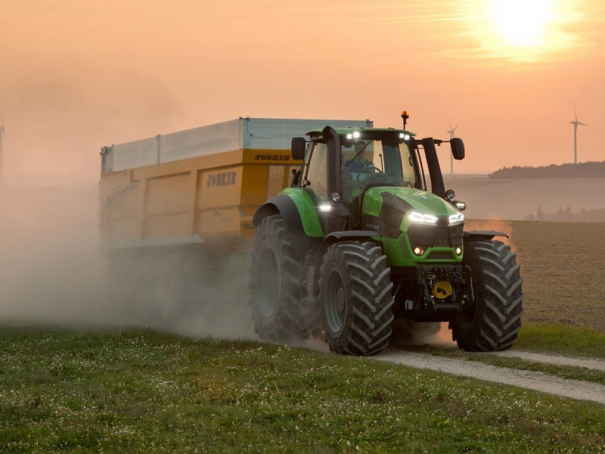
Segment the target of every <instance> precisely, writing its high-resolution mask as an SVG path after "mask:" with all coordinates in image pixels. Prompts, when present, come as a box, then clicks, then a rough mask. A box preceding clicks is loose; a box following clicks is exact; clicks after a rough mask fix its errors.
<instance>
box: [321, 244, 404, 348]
mask: <svg viewBox="0 0 605 454" xmlns="http://www.w3.org/2000/svg"><path fill="white" fill-rule="evenodd" d="M390 271H391V270H390V268H389V267H388V266H387V260H386V256H385V255H384V254H383V252H382V249H381V248H380V246H378V245H377V244H375V243H372V242H365V243H360V242H352V241H347V242H342V243H336V244H334V245H332V246H330V247H329V248H328V250H327V252H326V253H325V255H324V257H323V265H322V267H321V280H320V282H319V299H320V302H321V312H322V319H323V327H324V330H325V334H326V340H327V342H328V344H329V346H330V350H332V351H334V352H336V353H340V354H349V355H355V356H362V355H372V354H375V353H378V352H380V351H382V350H384V348H385V347H386V346H387V345H388V343H389V341H388V339H389V337H390V336H391V324H392V322H393V318H394V317H393V310H392V307H393V304H394V299H393V295H392V289H393V284H392V283H391V281H390Z"/></svg>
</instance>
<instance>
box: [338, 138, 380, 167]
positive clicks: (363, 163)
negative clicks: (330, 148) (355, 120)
mask: <svg viewBox="0 0 605 454" xmlns="http://www.w3.org/2000/svg"><path fill="white" fill-rule="evenodd" d="M366 146H367V145H366V144H365V143H364V142H363V141H361V140H360V141H358V142H356V143H355V156H353V157H352V158H351V159H349V160H348V161H345V167H346V169H347V170H348V171H349V172H350V173H356V174H359V173H363V172H368V171H369V169H371V168H372V167H374V163H373V162H372V161H369V160H367V159H366V158H365V153H364V151H365V148H366Z"/></svg>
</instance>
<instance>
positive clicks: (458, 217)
mask: <svg viewBox="0 0 605 454" xmlns="http://www.w3.org/2000/svg"><path fill="white" fill-rule="evenodd" d="M449 221H450V225H456V224H461V223H462V222H464V215H463V214H462V213H456V214H452V215H450V218H449Z"/></svg>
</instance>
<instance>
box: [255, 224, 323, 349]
mask: <svg viewBox="0 0 605 454" xmlns="http://www.w3.org/2000/svg"><path fill="white" fill-rule="evenodd" d="M303 243H304V242H303V241H302V239H301V238H299V235H296V234H293V233H291V232H288V230H287V228H286V224H285V222H284V220H283V219H282V217H281V216H279V215H276V216H269V217H266V218H265V219H263V221H262V222H261V224H260V225H259V226H258V232H257V233H256V235H255V237H254V247H253V249H252V263H251V268H250V304H251V306H252V318H253V319H254V328H255V331H256V332H257V334H258V336H259V338H260V339H261V340H268V341H274V342H287V341H291V340H294V339H302V338H305V337H308V335H309V333H310V331H311V329H312V328H313V329H316V327H311V326H310V325H311V324H312V323H313V322H312V320H313V318H315V319H317V318H318V317H313V314H312V310H311V309H312V308H310V307H307V306H306V305H305V304H304V301H303V300H301V290H302V267H301V262H302V257H304V253H305V250H304V249H305V247H304V244H303ZM315 323H316V324H317V322H315Z"/></svg>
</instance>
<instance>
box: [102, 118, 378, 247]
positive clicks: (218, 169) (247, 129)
mask: <svg viewBox="0 0 605 454" xmlns="http://www.w3.org/2000/svg"><path fill="white" fill-rule="evenodd" d="M326 125H330V126H333V127H339V128H343V127H344V128H347V127H372V126H373V124H372V122H371V121H370V120H361V121H359V120H357V121H353V120H352V121H348V120H303V119H268V118H249V117H246V118H239V119H236V120H232V121H227V122H223V123H218V124H214V125H209V126H203V127H200V128H194V129H189V130H185V131H180V132H175V133H171V134H161V135H157V136H154V137H149V138H146V139H142V140H137V141H134V142H128V143H123V144H118V145H112V146H109V147H103V148H102V149H101V181H100V228H101V241H102V247H103V249H104V250H106V251H116V250H123V249H132V248H156V247H161V246H186V245H195V244H206V245H210V246H216V247H219V246H227V247H229V248H230V250H236V249H239V248H241V249H243V250H244V251H245V250H247V249H248V248H249V240H250V239H251V238H252V237H253V235H254V233H255V232H256V228H255V227H254V225H253V222H252V218H253V216H254V213H255V212H256V210H257V209H258V208H259V207H260V206H261V205H262V204H263V203H264V202H265V201H266V200H268V199H271V198H272V197H274V196H276V195H277V194H278V193H279V192H281V191H282V189H284V188H285V187H288V186H289V183H290V180H291V178H292V170H294V169H296V168H298V167H300V165H301V161H295V160H293V159H292V156H291V152H290V142H291V139H292V137H295V136H301V135H304V134H305V133H306V132H307V131H309V130H311V129H314V128H323V127H325V126H326Z"/></svg>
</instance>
